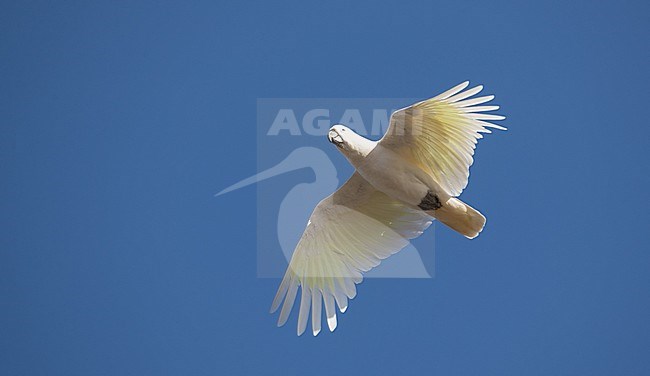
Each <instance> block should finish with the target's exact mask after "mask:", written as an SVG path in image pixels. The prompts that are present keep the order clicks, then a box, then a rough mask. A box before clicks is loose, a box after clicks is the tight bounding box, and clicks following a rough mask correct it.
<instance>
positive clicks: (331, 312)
mask: <svg viewBox="0 0 650 376" xmlns="http://www.w3.org/2000/svg"><path fill="white" fill-rule="evenodd" d="M323 300H324V301H325V316H327V326H328V327H329V328H330V332H333V331H334V329H336V309H335V308H334V297H332V294H328V293H324V294H323Z"/></svg>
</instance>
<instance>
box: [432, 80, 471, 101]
mask: <svg viewBox="0 0 650 376" xmlns="http://www.w3.org/2000/svg"><path fill="white" fill-rule="evenodd" d="M467 86H469V81H465V82H462V83H460V84H458V85H456V86H454V87H452V88H451V89H449V90H447V91H445V92H444V93H440V94H438V95H436V96H435V97H433V98H432V100H443V99H447V98H449V97H451V96H452V95H454V94H456V93H458V92H460V91H461V90H463V89H465V88H466V87H467Z"/></svg>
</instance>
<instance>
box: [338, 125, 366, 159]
mask: <svg viewBox="0 0 650 376" xmlns="http://www.w3.org/2000/svg"><path fill="white" fill-rule="evenodd" d="M327 139H328V140H329V141H330V142H331V143H333V144H334V145H335V146H336V147H337V148H338V149H339V151H340V152H341V153H343V155H345V156H346V157H348V158H351V157H352V158H354V157H357V156H366V155H367V154H368V153H369V152H370V150H372V148H373V147H374V142H373V141H370V140H368V139H367V138H365V137H363V136H361V135H359V134H357V133H356V132H355V131H353V130H352V129H350V128H348V127H346V126H345V125H341V124H336V125H334V126H333V127H332V128H330V130H329V132H328V133H327Z"/></svg>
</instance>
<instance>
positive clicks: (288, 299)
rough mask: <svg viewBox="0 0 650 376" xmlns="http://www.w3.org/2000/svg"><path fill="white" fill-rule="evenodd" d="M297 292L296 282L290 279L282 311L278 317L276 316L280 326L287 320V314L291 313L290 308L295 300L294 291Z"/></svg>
mask: <svg viewBox="0 0 650 376" xmlns="http://www.w3.org/2000/svg"><path fill="white" fill-rule="evenodd" d="M297 292H298V283H296V282H295V281H291V284H290V286H289V291H287V297H286V298H285V299H284V304H283V305H282V311H280V317H279V318H278V326H282V325H284V324H285V323H286V322H287V319H288V318H289V314H290V313H291V308H292V307H293V302H294V301H295V300H296V293H297Z"/></svg>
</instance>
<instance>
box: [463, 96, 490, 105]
mask: <svg viewBox="0 0 650 376" xmlns="http://www.w3.org/2000/svg"><path fill="white" fill-rule="evenodd" d="M492 99H494V95H486V96H484V97H477V98H472V99H468V100H466V101H462V102H456V103H454V105H456V107H469V106H475V105H477V104H483V103H485V102H489V101H491V100H492Z"/></svg>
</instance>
